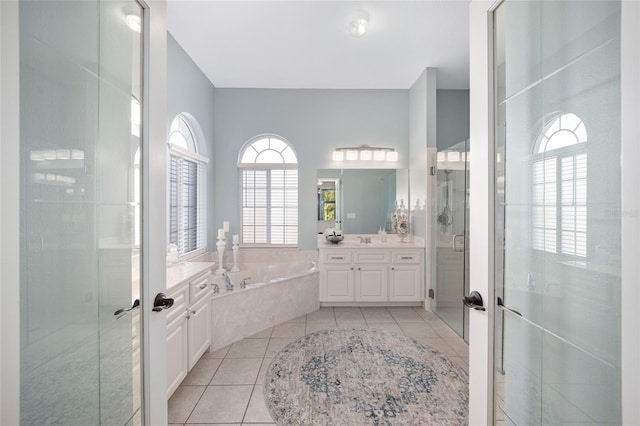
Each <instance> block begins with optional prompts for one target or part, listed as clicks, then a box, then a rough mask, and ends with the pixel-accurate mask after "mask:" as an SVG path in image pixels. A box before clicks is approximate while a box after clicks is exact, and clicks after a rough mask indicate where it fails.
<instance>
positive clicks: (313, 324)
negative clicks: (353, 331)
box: [306, 321, 336, 334]
mask: <svg viewBox="0 0 640 426" xmlns="http://www.w3.org/2000/svg"><path fill="white" fill-rule="evenodd" d="M332 328H336V322H335V321H307V328H306V334H310V333H315V332H316V331H320V330H330V329H332Z"/></svg>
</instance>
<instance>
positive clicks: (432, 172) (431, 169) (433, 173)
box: [429, 166, 436, 176]
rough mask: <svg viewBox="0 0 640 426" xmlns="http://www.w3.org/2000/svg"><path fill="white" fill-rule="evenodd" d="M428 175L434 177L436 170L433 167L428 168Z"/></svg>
mask: <svg viewBox="0 0 640 426" xmlns="http://www.w3.org/2000/svg"><path fill="white" fill-rule="evenodd" d="M429 174H430V175H431V176H435V175H436V168H435V167H434V166H431V167H429Z"/></svg>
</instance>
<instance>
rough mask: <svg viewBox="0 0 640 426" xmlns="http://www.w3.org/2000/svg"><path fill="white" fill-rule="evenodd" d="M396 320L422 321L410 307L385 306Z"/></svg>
mask: <svg viewBox="0 0 640 426" xmlns="http://www.w3.org/2000/svg"><path fill="white" fill-rule="evenodd" d="M387 310H388V311H389V313H390V314H391V316H392V317H393V319H395V320H396V321H397V322H424V320H423V319H422V317H421V316H420V315H418V314H417V313H416V311H414V310H413V309H411V308H387Z"/></svg>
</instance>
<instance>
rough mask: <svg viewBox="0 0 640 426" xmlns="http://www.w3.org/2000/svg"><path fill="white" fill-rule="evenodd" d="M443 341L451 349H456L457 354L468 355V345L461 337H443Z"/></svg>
mask: <svg viewBox="0 0 640 426" xmlns="http://www.w3.org/2000/svg"><path fill="white" fill-rule="evenodd" d="M444 340H445V342H447V345H449V346H451V349H453V350H454V351H456V353H457V354H458V356H461V357H468V356H469V345H468V344H467V343H466V342H465V341H464V340H462V339H461V338H459V337H457V338H445V339H444Z"/></svg>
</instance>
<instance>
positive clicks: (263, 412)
mask: <svg viewBox="0 0 640 426" xmlns="http://www.w3.org/2000/svg"><path fill="white" fill-rule="evenodd" d="M271 422H273V418H272V417H271V414H270V413H269V409H268V408H267V404H266V402H265V400H264V386H259V385H256V387H255V388H254V389H253V394H251V400H250V401H249V407H247V413H246V414H245V415H244V419H243V423H271Z"/></svg>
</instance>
